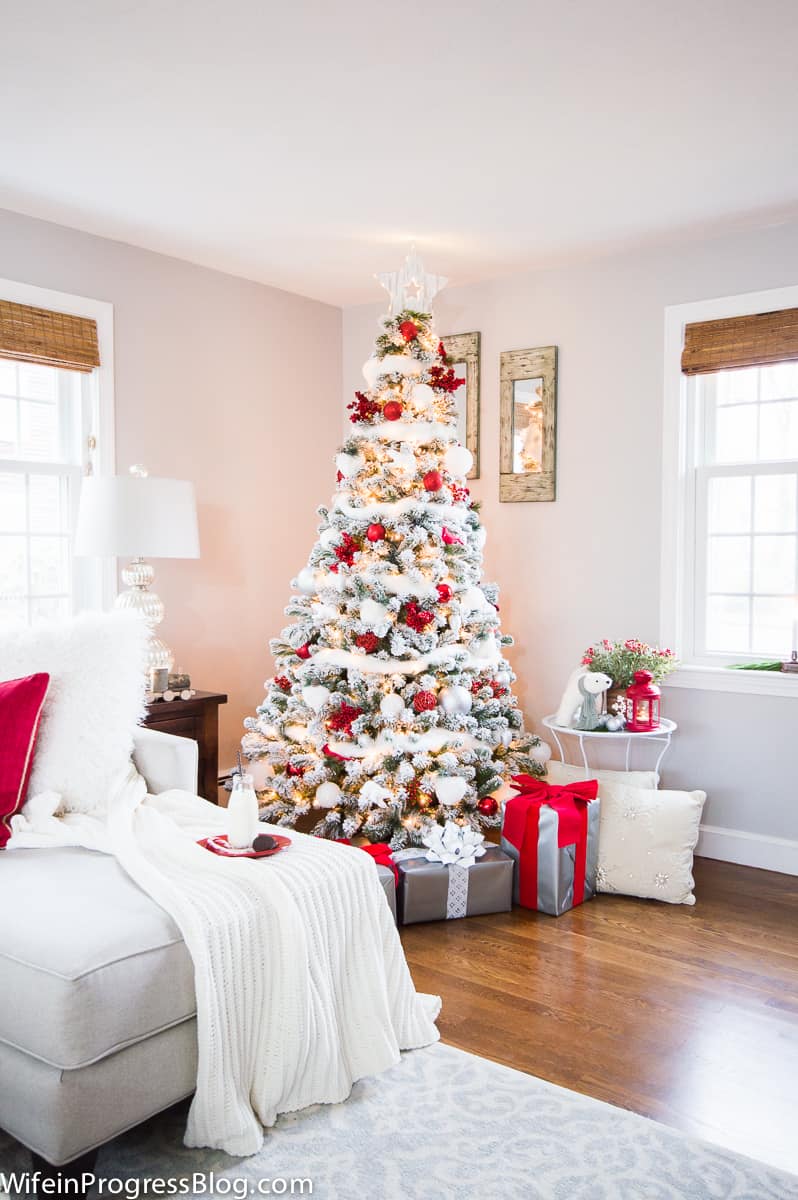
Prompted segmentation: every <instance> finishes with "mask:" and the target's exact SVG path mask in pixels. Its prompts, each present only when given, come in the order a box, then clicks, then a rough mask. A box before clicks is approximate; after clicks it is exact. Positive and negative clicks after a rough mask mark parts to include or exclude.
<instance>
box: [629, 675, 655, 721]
mask: <svg viewBox="0 0 798 1200" xmlns="http://www.w3.org/2000/svg"><path fill="white" fill-rule="evenodd" d="M634 680H635V681H634V683H633V684H630V686H629V687H628V688H627V689H626V728H627V729H628V730H629V732H630V733H650V732H651V730H652V729H659V697H660V691H659V688H658V687H657V685H656V684H655V683H654V676H653V675H652V674H651V672H650V671H635V675H634Z"/></svg>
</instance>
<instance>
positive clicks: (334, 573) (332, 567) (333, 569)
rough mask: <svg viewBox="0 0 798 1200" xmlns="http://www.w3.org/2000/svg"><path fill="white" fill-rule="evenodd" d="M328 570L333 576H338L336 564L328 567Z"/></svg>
mask: <svg viewBox="0 0 798 1200" xmlns="http://www.w3.org/2000/svg"><path fill="white" fill-rule="evenodd" d="M330 570H331V571H332V573H333V575H337V574H338V563H333V564H332V566H331V567H330Z"/></svg>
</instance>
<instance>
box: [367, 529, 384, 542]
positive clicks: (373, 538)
mask: <svg viewBox="0 0 798 1200" xmlns="http://www.w3.org/2000/svg"><path fill="white" fill-rule="evenodd" d="M366 537H367V538H368V540H369V541H370V542H381V541H382V539H383V538H384V537H385V526H384V525H369V527H368V529H367V530H366Z"/></svg>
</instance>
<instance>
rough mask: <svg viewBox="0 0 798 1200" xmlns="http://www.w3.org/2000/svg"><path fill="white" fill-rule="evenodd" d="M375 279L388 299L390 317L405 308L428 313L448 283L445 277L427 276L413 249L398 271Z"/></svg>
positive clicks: (383, 273)
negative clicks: (383, 289)
mask: <svg viewBox="0 0 798 1200" xmlns="http://www.w3.org/2000/svg"><path fill="white" fill-rule="evenodd" d="M375 278H376V279H377V280H379V283H380V285H381V286H382V287H384V288H385V290H386V292H387V293H388V295H389V297H390V301H391V303H390V307H389V310H388V312H389V315H390V316H394V315H395V314H396V313H400V312H402V311H403V310H404V309H406V308H409V309H412V310H414V311H415V312H430V311H431V309H432V301H433V300H434V299H435V297H436V296H437V294H438V292H440V291H442V290H443V288H445V287H446V284H447V282H448V280H447V278H446V276H445V275H430V274H428V273H427V272H426V271H425V270H424V264H423V263H422V261H421V259H420V258H419V256H418V255H417V254H416V251H415V249H413V251H412V252H411V253H410V254H408V255H407V257H406V258H405V261H404V265H403V266H402V267H401V269H400V270H398V271H383V272H382V273H381V274H379V275H376V276H375Z"/></svg>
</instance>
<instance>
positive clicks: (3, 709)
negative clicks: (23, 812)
mask: <svg viewBox="0 0 798 1200" xmlns="http://www.w3.org/2000/svg"><path fill="white" fill-rule="evenodd" d="M49 685H50V676H49V675H46V674H44V673H43V672H42V673H40V674H38V675H26V677H25V678H24V679H9V680H8V681H7V682H5V683H0V850H1V849H2V848H3V847H4V846H5V844H6V842H7V841H8V839H9V838H10V837H11V818H12V817H13V815H14V813H16V812H19V810H20V809H21V808H22V805H23V804H24V803H25V793H26V792H27V790H28V779H29V778H30V770H31V766H32V765H33V747H34V746H35V744H36V734H37V733H38V730H39V719H40V717H41V715H42V709H43V708H44V700H45V697H46V695H47V688H48V687H49Z"/></svg>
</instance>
